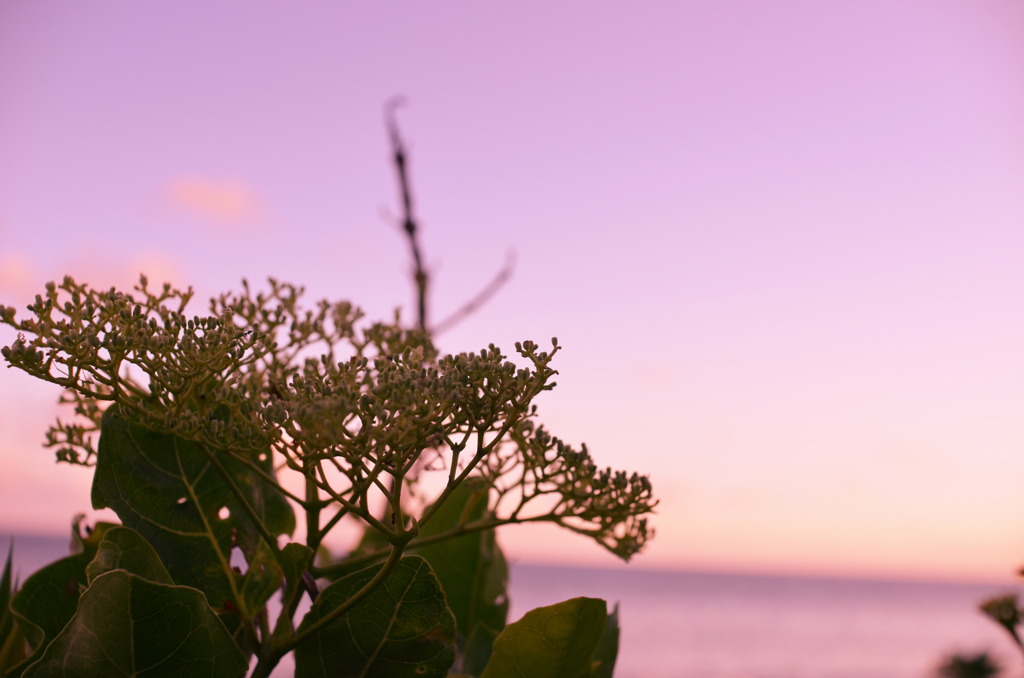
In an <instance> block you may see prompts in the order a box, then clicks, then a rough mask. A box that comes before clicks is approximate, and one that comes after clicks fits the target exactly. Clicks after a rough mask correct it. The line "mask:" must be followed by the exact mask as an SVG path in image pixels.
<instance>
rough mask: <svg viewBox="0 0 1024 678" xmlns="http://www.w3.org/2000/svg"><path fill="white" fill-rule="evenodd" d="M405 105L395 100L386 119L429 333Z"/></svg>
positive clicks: (422, 320) (421, 318)
mask: <svg viewBox="0 0 1024 678" xmlns="http://www.w3.org/2000/svg"><path fill="white" fill-rule="evenodd" d="M404 102H405V100H404V99H402V98H401V97H396V98H394V99H391V100H390V101H388V102H387V104H385V105H384V110H385V116H386V117H387V124H388V132H389V133H390V135H391V149H392V151H393V153H394V158H395V170H396V171H397V173H398V187H399V190H400V191H401V197H402V230H404V231H405V235H406V237H408V239H409V249H411V250H412V260H413V280H414V281H415V283H416V325H417V326H418V327H419V328H420V329H421V330H424V331H426V329H427V284H428V283H429V275H428V274H427V270H426V269H425V268H424V267H423V255H422V252H421V251H420V245H419V239H418V238H417V234H418V230H419V229H418V228H417V226H416V218H415V217H414V216H413V211H412V191H411V190H410V188H409V175H408V172H407V171H406V168H405V145H404V144H403V143H402V137H401V135H400V134H399V133H398V123H397V122H395V109H397V108H398V107H399V106H400V105H402V104H403V103H404Z"/></svg>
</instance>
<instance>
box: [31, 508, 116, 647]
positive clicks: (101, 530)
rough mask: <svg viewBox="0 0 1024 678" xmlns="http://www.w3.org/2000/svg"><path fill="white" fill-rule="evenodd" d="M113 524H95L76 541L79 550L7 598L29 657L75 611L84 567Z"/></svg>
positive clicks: (48, 639) (32, 577)
mask: <svg viewBox="0 0 1024 678" xmlns="http://www.w3.org/2000/svg"><path fill="white" fill-rule="evenodd" d="M115 527H117V526H116V525H113V524H111V523H97V525H96V527H95V529H94V530H93V531H92V533H91V534H90V535H89V536H88V537H86V538H85V539H81V538H80V537H79V538H78V539H77V540H76V546H77V547H78V548H80V549H81V552H79V553H76V554H74V555H70V556H67V557H65V558H61V559H60V560H57V561H54V562H52V563H50V564H49V565H47V566H45V567H43V568H41V569H40V570H38V571H36V573H35V574H33V575H32V576H30V577H29V578H28V579H26V580H25V583H24V584H22V585H21V589H20V590H19V591H18V592H17V593H16V594H15V595H14V597H13V598H12V599H11V612H12V613H13V614H14V617H15V618H16V619H17V620H18V625H19V626H20V627H21V629H22V631H23V632H24V634H25V637H26V638H27V639H28V641H29V644H30V645H31V646H32V647H33V649H34V652H33V656H37V655H38V654H39V653H40V652H42V650H43V648H44V647H46V645H47V644H48V643H49V642H50V641H51V640H53V638H54V637H56V635H57V634H58V633H59V632H60V630H61V629H62V628H64V625H65V624H67V622H68V620H69V619H71V617H72V616H73V615H74V614H75V609H76V608H77V606H78V597H79V594H80V592H81V590H82V589H84V588H85V586H86V583H87V577H86V573H85V570H86V567H87V566H88V565H89V561H91V560H92V558H93V556H94V555H95V554H96V551H97V549H98V548H99V545H100V543H101V542H102V541H103V537H104V536H105V534H106V532H107V531H108V530H110V529H112V528H115ZM76 536H77V531H76Z"/></svg>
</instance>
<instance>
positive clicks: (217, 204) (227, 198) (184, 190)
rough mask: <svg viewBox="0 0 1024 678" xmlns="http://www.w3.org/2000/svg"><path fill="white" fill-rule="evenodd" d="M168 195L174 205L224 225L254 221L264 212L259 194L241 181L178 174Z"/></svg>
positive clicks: (238, 224) (169, 186)
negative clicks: (179, 175) (180, 175)
mask: <svg viewBox="0 0 1024 678" xmlns="http://www.w3.org/2000/svg"><path fill="white" fill-rule="evenodd" d="M165 196H166V198H167V200H168V201H169V203H170V204H171V205H172V206H173V207H175V208H177V209H181V210H184V211H186V212H189V213H191V214H193V215H196V216H200V217H203V218H205V219H207V220H209V221H212V222H213V223H215V224H217V225H219V226H224V227H234V226H240V225H242V224H245V223H247V222H251V221H253V220H254V219H256V218H257V217H258V216H259V214H260V212H261V211H262V210H261V207H260V201H259V199H258V198H257V196H256V193H255V192H254V191H253V190H252V189H250V188H249V187H248V186H246V185H245V184H243V183H241V182H238V181H230V180H223V179H211V178H209V177H200V176H184V177H178V178H176V179H174V180H172V181H171V182H170V183H169V184H168V186H167V189H166V191H165Z"/></svg>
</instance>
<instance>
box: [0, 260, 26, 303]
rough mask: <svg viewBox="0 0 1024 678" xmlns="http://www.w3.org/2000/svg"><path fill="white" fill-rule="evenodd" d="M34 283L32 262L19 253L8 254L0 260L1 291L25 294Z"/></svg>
mask: <svg viewBox="0 0 1024 678" xmlns="http://www.w3.org/2000/svg"><path fill="white" fill-rule="evenodd" d="M33 281H34V276H33V266H32V261H31V260H30V259H29V258H28V257H26V256H24V255H22V254H18V253H16V252H15V253H7V254H5V255H4V256H3V257H2V258H0V290H3V291H4V292H6V293H11V292H14V293H17V294H19V295H20V294H24V293H26V292H28V291H29V289H31V286H32V283H33Z"/></svg>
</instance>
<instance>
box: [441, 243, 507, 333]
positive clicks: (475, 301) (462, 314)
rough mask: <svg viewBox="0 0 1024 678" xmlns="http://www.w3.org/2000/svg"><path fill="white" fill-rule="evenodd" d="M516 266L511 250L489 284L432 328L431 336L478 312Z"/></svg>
mask: <svg viewBox="0 0 1024 678" xmlns="http://www.w3.org/2000/svg"><path fill="white" fill-rule="evenodd" d="M515 267H516V253H515V250H509V251H508V252H507V253H506V254H505V265H504V266H502V267H501V270H500V271H498V274H497V275H496V276H494V278H492V279H491V282H489V283H487V286H486V287H484V288H483V289H482V290H480V291H479V292H477V294H476V296H475V297H473V298H472V299H470V300H469V301H467V302H466V303H465V304H463V305H462V307H461V308H459V309H458V310H457V311H455V312H454V313H452V314H451V315H449V316H448V317H447V318H445V319H444V320H442V321H441V322H439V323H438V324H436V325H434V326H433V327H431V328H430V334H431V336H436V335H438V334H440V333H442V332H444V331H445V330H448V329H451V328H452V327H454V326H455V325H457V324H459V323H460V322H462V321H463V320H464V319H465V318H466V317H468V316H470V315H472V314H473V313H475V312H476V310H477V309H478V308H480V307H481V306H483V305H484V304H486V303H487V302H488V301H489V300H490V298H491V297H493V296H494V295H495V294H497V292H498V290H500V289H501V287H502V286H503V285H504V284H505V283H506V282H508V279H509V278H511V277H512V271H513V270H515Z"/></svg>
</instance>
